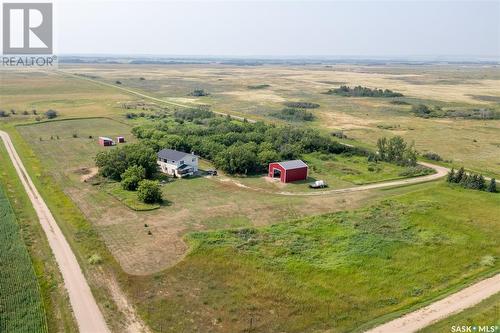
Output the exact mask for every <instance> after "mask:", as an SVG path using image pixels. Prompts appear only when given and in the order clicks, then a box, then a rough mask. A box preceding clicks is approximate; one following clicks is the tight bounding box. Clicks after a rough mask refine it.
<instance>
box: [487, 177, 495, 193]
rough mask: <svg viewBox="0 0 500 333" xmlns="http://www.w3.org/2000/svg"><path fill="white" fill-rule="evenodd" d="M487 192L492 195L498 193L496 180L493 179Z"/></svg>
mask: <svg viewBox="0 0 500 333" xmlns="http://www.w3.org/2000/svg"><path fill="white" fill-rule="evenodd" d="M486 191H488V192H491V193H496V192H497V183H496V181H495V178H491V180H490V184H489V185H488V188H487V189H486Z"/></svg>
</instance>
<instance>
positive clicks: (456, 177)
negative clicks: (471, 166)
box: [446, 167, 497, 193]
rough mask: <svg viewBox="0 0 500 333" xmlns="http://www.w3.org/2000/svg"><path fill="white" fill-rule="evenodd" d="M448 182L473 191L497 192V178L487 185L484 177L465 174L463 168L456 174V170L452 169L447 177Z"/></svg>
mask: <svg viewBox="0 0 500 333" xmlns="http://www.w3.org/2000/svg"><path fill="white" fill-rule="evenodd" d="M446 181H447V182H448V183H455V184H460V185H461V186H462V187H464V188H469V189H473V190H479V191H487V192H492V193H496V192H497V184H496V181H495V178H492V179H491V180H490V182H489V183H488V184H487V183H486V180H485V179H484V177H483V175H481V174H476V173H467V172H465V170H464V168H463V167H461V168H460V169H458V171H456V172H455V169H451V170H450V172H449V173H448V177H446Z"/></svg>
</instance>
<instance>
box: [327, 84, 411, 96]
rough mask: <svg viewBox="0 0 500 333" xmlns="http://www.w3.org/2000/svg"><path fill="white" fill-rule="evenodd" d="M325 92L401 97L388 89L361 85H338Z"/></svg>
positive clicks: (330, 93)
mask: <svg viewBox="0 0 500 333" xmlns="http://www.w3.org/2000/svg"><path fill="white" fill-rule="evenodd" d="M326 94H327V95H340V96H346V97H403V94H401V93H398V92H395V91H392V90H389V89H371V88H367V87H362V86H356V87H353V88H351V87H349V86H340V87H339V88H333V89H329V90H328V91H327V92H326Z"/></svg>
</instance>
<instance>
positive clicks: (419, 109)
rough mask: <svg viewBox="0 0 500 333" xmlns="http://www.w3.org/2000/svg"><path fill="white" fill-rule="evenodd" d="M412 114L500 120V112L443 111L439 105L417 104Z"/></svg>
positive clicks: (423, 116) (478, 109) (479, 110)
mask: <svg viewBox="0 0 500 333" xmlns="http://www.w3.org/2000/svg"><path fill="white" fill-rule="evenodd" d="M411 112H412V113H413V114H414V115H415V116H417V117H421V118H466V119H500V112H498V111H495V110H491V109H485V108H473V109H462V110H455V109H452V110H443V109H442V108H441V107H440V106H438V105H434V106H428V105H425V104H417V105H413V106H412V107H411Z"/></svg>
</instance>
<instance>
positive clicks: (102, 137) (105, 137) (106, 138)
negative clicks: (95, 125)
mask: <svg viewBox="0 0 500 333" xmlns="http://www.w3.org/2000/svg"><path fill="white" fill-rule="evenodd" d="M99 139H102V140H108V141H113V139H111V138H108V137H107V136H100V137H99Z"/></svg>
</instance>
